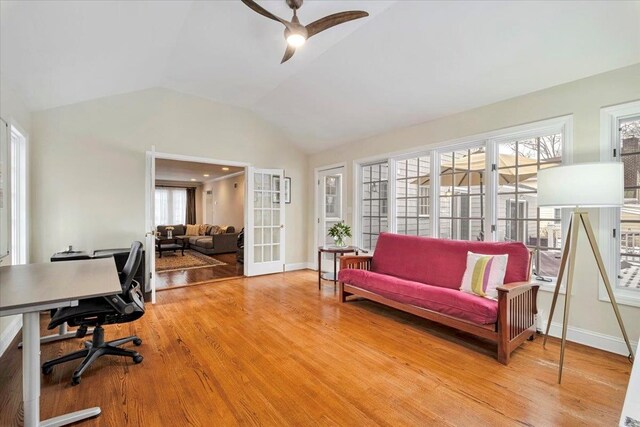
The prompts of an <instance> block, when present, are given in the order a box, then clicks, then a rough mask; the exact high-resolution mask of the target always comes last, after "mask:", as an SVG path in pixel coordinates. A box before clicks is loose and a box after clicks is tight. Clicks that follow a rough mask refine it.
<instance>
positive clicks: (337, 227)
mask: <svg viewBox="0 0 640 427" xmlns="http://www.w3.org/2000/svg"><path fill="white" fill-rule="evenodd" d="M327 233H328V234H329V236H331V237H333V240H334V242H335V243H336V246H339V247H345V246H347V242H346V238H347V237H351V227H349V226H348V225H347V224H345V223H344V222H338V223H337V224H334V225H333V227H331V228H330V229H329V230H328V232H327Z"/></svg>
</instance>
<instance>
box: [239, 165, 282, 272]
mask: <svg viewBox="0 0 640 427" xmlns="http://www.w3.org/2000/svg"><path fill="white" fill-rule="evenodd" d="M283 183H284V172H283V171H282V170H281V169H252V171H251V176H250V181H249V187H250V188H249V194H250V198H249V204H250V206H249V207H250V210H249V211H250V218H249V225H250V226H249V227H248V230H250V233H247V234H246V236H245V238H246V239H247V242H248V244H249V247H250V253H249V256H248V259H249V271H248V274H249V275H250V276H253V275H258V274H270V273H277V272H282V271H283V268H284V186H283Z"/></svg>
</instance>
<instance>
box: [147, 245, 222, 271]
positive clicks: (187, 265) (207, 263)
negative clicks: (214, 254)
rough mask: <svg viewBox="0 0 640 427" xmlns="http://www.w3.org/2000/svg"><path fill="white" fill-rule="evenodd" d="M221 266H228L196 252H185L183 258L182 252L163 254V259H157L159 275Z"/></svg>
mask: <svg viewBox="0 0 640 427" xmlns="http://www.w3.org/2000/svg"><path fill="white" fill-rule="evenodd" d="M220 265H226V263H224V262H222V261H218V260H217V259H215V258H211V257H210V256H208V255H205V254H201V253H200V252H196V251H189V250H187V251H184V256H182V253H181V251H176V252H175V253H173V252H163V253H162V258H158V257H156V271H157V272H158V273H160V272H164V271H178V270H190V269H192V268H202V267H217V266H220Z"/></svg>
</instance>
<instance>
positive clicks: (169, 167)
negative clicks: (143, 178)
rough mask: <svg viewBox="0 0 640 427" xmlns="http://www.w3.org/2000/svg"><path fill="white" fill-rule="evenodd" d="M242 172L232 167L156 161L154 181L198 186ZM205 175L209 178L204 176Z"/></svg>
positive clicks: (165, 160)
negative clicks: (177, 182)
mask: <svg viewBox="0 0 640 427" xmlns="http://www.w3.org/2000/svg"><path fill="white" fill-rule="evenodd" d="M223 167H227V168H228V169H229V170H226V171H225V170H222V168H223ZM243 171H244V168H239V167H234V166H223V165H211V164H208V163H195V162H183V161H178V160H168V159H156V180H159V181H182V182H193V183H194V184H199V183H203V182H205V181H210V180H212V179H215V178H219V177H221V176H225V175H230V174H234V173H238V172H243ZM205 174H206V175H209V176H204V175H205ZM192 180H195V181H192Z"/></svg>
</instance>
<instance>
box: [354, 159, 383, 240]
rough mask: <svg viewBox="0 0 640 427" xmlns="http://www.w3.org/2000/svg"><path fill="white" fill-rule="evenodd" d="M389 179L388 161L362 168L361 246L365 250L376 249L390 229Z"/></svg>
mask: <svg viewBox="0 0 640 427" xmlns="http://www.w3.org/2000/svg"><path fill="white" fill-rule="evenodd" d="M388 179H389V164H388V162H387V161H384V162H379V163H373V164H368V165H363V166H362V167H361V180H362V189H361V196H360V212H361V215H360V219H361V233H360V234H361V236H360V242H361V243H360V244H361V246H362V247H363V248H365V249H374V248H375V247H376V243H377V242H378V235H379V234H380V233H381V232H383V231H387V230H388V228H389V223H388V218H387V215H388V200H387V199H388Z"/></svg>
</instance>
